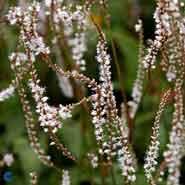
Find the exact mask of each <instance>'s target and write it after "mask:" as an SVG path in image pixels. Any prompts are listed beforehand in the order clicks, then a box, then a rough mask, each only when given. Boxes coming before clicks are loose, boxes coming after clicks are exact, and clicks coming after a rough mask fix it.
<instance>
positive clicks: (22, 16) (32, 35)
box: [7, 2, 50, 61]
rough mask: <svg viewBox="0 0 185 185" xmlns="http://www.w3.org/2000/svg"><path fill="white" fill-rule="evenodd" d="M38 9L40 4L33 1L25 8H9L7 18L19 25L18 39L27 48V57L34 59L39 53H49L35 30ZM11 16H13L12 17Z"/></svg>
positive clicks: (11, 22)
mask: <svg viewBox="0 0 185 185" xmlns="http://www.w3.org/2000/svg"><path fill="white" fill-rule="evenodd" d="M39 11H40V4H39V3H38V2H33V4H32V5H31V6H29V7H28V8H27V9H26V10H24V9H23V8H21V7H13V8H11V9H10V11H9V13H8V15H7V18H8V21H9V22H10V24H13V25H14V24H18V25H20V28H21V30H20V33H21V35H20V39H21V41H22V42H23V44H24V47H25V48H27V49H29V51H30V53H29V58H30V59H31V60H32V61H35V56H37V55H39V54H49V53H50V50H49V48H48V47H46V46H45V43H44V41H43V38H42V37H41V36H39V34H38V32H37V18H38V13H39ZM12 17H13V18H12Z"/></svg>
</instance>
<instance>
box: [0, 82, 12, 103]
mask: <svg viewBox="0 0 185 185" xmlns="http://www.w3.org/2000/svg"><path fill="white" fill-rule="evenodd" d="M14 92H15V87H14V85H12V84H11V85H10V86H9V87H8V88H7V89H5V90H3V91H1V92H0V102H2V101H5V100H7V99H9V98H10V97H12V96H13V95H14Z"/></svg>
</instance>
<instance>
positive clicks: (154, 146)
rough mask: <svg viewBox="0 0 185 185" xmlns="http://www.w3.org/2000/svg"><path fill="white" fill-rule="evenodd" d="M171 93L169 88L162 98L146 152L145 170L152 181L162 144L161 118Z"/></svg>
mask: <svg viewBox="0 0 185 185" xmlns="http://www.w3.org/2000/svg"><path fill="white" fill-rule="evenodd" d="M170 95H171V91H170V90H168V91H167V92H166V93H165V94H164V95H163V97H162V99H161V102H160V104H159V109H158V112H157V114H156V117H155V121H154V125H153V127H152V136H151V143H150V145H149V148H148V151H147V153H146V158H145V164H144V170H145V174H146V177H147V179H148V181H150V182H151V181H152V174H153V173H154V172H155V170H156V165H157V164H158V162H157V158H158V155H159V145H160V142H159V129H160V118H161V116H162V113H163V111H164V108H165V105H166V103H167V101H168V98H169V96H170Z"/></svg>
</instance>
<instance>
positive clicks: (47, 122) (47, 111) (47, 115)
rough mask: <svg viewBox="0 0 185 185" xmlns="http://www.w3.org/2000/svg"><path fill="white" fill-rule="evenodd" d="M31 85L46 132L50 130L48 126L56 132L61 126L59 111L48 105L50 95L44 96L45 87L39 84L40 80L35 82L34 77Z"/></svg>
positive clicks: (30, 82) (40, 119) (41, 122)
mask: <svg viewBox="0 0 185 185" xmlns="http://www.w3.org/2000/svg"><path fill="white" fill-rule="evenodd" d="M29 87H30V89H31V92H32V93H33V97H34V99H35V102H36V103H37V106H36V112H37V113H38V114H39V121H40V125H41V127H43V128H44V130H45V131H46V132H47V131H48V127H51V128H52V131H53V132H54V133H55V132H57V130H58V129H59V128H61V122H60V120H59V119H58V111H57V109H56V108H55V107H51V106H49V105H48V103H47V100H48V97H46V96H44V91H45V90H44V88H42V87H40V86H39V80H37V81H36V82H34V81H33V80H32V79H30V80H29ZM60 114H61V113H60Z"/></svg>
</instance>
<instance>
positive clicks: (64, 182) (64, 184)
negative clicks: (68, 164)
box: [61, 170, 71, 185]
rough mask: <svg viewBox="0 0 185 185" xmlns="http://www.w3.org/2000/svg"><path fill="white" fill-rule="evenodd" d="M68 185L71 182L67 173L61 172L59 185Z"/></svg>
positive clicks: (65, 171) (66, 171)
mask: <svg viewBox="0 0 185 185" xmlns="http://www.w3.org/2000/svg"><path fill="white" fill-rule="evenodd" d="M70 184H71V182H70V176H69V171H68V170H63V174H62V183H61V185H70Z"/></svg>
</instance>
